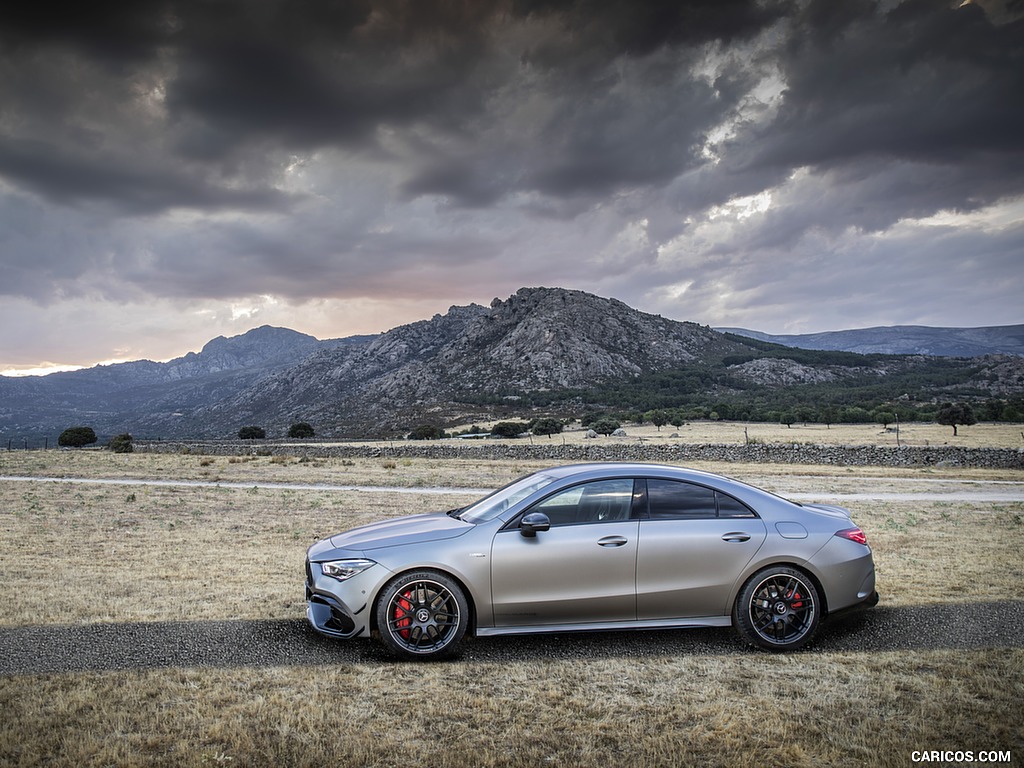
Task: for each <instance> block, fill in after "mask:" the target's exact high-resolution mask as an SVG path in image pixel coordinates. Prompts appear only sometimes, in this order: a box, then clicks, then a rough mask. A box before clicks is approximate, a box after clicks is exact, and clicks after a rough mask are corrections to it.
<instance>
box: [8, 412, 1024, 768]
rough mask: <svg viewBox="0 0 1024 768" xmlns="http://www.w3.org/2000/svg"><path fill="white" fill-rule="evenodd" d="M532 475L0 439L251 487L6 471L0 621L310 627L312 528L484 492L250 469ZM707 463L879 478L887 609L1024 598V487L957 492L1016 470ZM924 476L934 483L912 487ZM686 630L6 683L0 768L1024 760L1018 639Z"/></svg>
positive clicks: (102, 466) (12, 461)
mask: <svg viewBox="0 0 1024 768" xmlns="http://www.w3.org/2000/svg"><path fill="white" fill-rule="evenodd" d="M979 426H984V425H979ZM684 429H685V428H684ZM783 429H784V428H783ZM795 429H796V428H794V430H795ZM974 429H978V427H971V428H968V429H964V430H961V433H962V434H966V433H967V432H968V431H969V430H974ZM875 431H878V430H877V428H876V430H875ZM535 466H537V465H534V464H531V463H528V462H526V463H522V462H520V463H516V462H476V461H469V460H466V461H459V462H438V461H429V460H422V459H405V460H398V461H382V460H370V459H365V460H355V461H342V460H337V459H334V460H328V459H324V460H313V461H300V460H298V459H291V458H283V457H246V458H244V459H238V458H228V457H204V456H194V455H188V456H166V455H147V454H130V455H114V454H109V453H107V452H103V451H50V452H38V451H33V452H12V453H0V476H34V477H40V478H42V477H66V478H107V479H111V480H114V481H124V480H126V479H129V478H146V479H156V480H205V481H217V482H238V483H250V482H251V483H253V484H254V487H242V488H224V487H184V486H176V485H169V486H159V485H127V484H122V482H115V483H113V484H104V485H94V484H85V483H75V482H67V483H47V482H26V481H2V480H0V553H2V555H0V557H2V567H0V573H2V576H3V578H2V579H0V630H2V628H3V627H19V626H25V625H84V624H92V623H96V622H114V623H121V622H136V621H166V620H173V621H206V620H223V619H295V618H299V617H301V616H302V615H303V609H304V605H303V596H302V562H303V556H304V552H305V548H306V546H307V545H308V544H309V543H310V542H312V541H313V540H314V539H315V538H317V537H320V536H323V535H326V534H329V533H332V532H334V531H336V530H340V529H343V528H347V527H351V526H353V525H358V524H360V523H362V522H366V521H369V520H372V519H376V518H381V517H386V516H391V515H397V514H405V513H409V512H417V511H427V510H431V509H444V508H449V507H452V506H457V505H459V504H461V503H465V502H466V501H468V500H469V499H471V498H472V496H468V495H466V494H464V493H463V494H459V493H451V494H441V495H414V494H400V493H394V492H392V493H389V492H367V491H356V490H353V491H338V490H327V489H313V490H296V489H289V488H266V487H255V484H256V483H268V482H269V483H294V484H300V483H301V484H308V483H325V484H333V485H367V486H369V485H372V486H391V487H406V488H409V487H412V488H415V487H421V486H422V487H427V486H430V487H433V486H445V487H463V488H464V487H494V486H496V485H499V484H501V483H504V482H506V481H507V480H509V479H511V478H512V477H514V476H518V475H520V474H523V473H524V472H527V471H530V470H531V469H534V468H535ZM704 468H707V469H711V470H713V471H719V472H723V473H725V474H729V475H732V476H735V477H739V478H740V479H744V480H748V481H751V482H754V483H756V484H758V485H762V486H764V487H767V488H769V489H771V490H775V491H777V492H780V493H783V494H784V495H785V494H786V493H787V492H792V493H795V492H801V493H812V494H819V493H820V494H821V498H822V500H834V499H835V498H837V497H841V496H842V495H844V494H858V493H859V494H867V495H870V494H885V496H884V498H882V499H877V500H870V499H865V500H858V501H856V503H850V504H849V506H851V508H853V510H854V515H855V520H856V521H857V522H858V523H859V524H860V525H861V526H862V527H863V528H864V529H865V530H866V531H867V533H868V536H869V541H870V543H871V544H872V546H873V547H874V549H875V557H876V564H877V568H878V579H879V589H880V591H881V593H882V596H883V605H884V606H894V607H901V606H906V607H912V606H922V605H930V606H948V608H949V610H950V611H954V612H955V611H957V610H958V606H961V605H963V604H964V603H968V602H988V601H1024V561H1022V553H1024V504H1022V503H1020V502H1013V501H1011V502H979V501H972V500H969V499H967V500H964V499H961V500H957V498H958V497H957V496H955V495H954V494H955V493H956V492H958V491H963V490H964V489H965V488H967V489H969V490H986V489H990V490H997V489H1000V488H1006V487H1014V488H1016V487H1018V486H1017V485H1016V484H1019V483H1022V482H1024V473H1021V472H1014V471H1009V470H1005V471H982V470H974V471H971V470H962V469H961V470H954V469H931V470H913V469H900V470H894V469H883V468H870V467H862V468H836V467H827V468H826V467H807V466H796V467H791V466H762V465H738V464H737V465H724V466H723V465H718V466H707V467H704ZM1008 483H1010V484H1014V485H1012V486H1007V485H1006V484H1008ZM922 491H926V492H927V495H928V498H926V499H924V500H921V499H920V498H918V497H916V496H910V497H909V498H908V499H906V500H904V499H901V498H900V496H901V495H908V496H909V495H910V494H920V493H921V492H922ZM947 493H948V495H949V499H950V500H945V499H944V498H943V497H942V496H943V494H947ZM923 631H924V630H923ZM634 637H635V642H636V643H637V644H642V643H644V638H645V635H643V634H641V633H637V634H635V636H634ZM680 638H681V640H680V646H679V652H678V654H677V655H671V656H664V655H660V656H654V657H643V656H640V657H636V656H632V655H629V654H623V655H621V656H616V655H614V654H611V655H609V654H594V655H590V654H588V653H587V652H586V649H585V647H583V651H581V653H580V654H579V655H578V657H574V658H572V659H560V660H551V659H545V660H540V661H538V660H535V659H531V658H528V657H522V658H520V657H519V655H517V654H516V652H515V648H516V645H515V642H516V641H515V640H514V639H505V640H502V641H501V642H502V643H507V644H508V659H509V660H508V661H507V662H501V663H497V662H493V661H487V662H481V661H473V660H472V659H471V658H464V659H457V660H454V661H451V662H447V663H438V664H426V665H420V664H408V663H397V662H390V661H387V660H384V659H382V658H381V657H378V656H370V657H367V658H365V659H362V658H361V657H356V660H354V661H353V660H352V657H351V656H347V657H344V658H345V659H346V660H345V661H343V662H339V663H338V664H337V665H330V666H319V665H318V666H275V667H261V668H230V669H207V668H203V669H180V668H171V669H157V670H135V671H127V672H126V671H117V672H97V673H73V674H72V673H66V674H47V675H13V676H8V677H2V678H0V765H18V766H22V765H23V766H34V765H59V766H80V765H84V766H106V765H117V766H122V765H123V766H144V765H167V766H172V765H213V764H224V765H234V766H249V765H253V766H261V765H302V766H305V765H309V766H313V765H317V766H320V765H324V764H333V765H345V766H348V765H361V766H376V765H381V766H391V765H394V766H399V765H401V766H406V765H425V766H466V765H481V766H536V765H588V766H589V765H593V766H611V765H623V766H625V765H629V766H646V765H711V766H719V765H720V766H726V765H729V766H818V765H830V766H848V765H893V766H898V765H910V764H911V762H910V754H911V751H913V750H915V749H928V750H930V749H954V750H957V749H959V750H983V749H984V750H987V749H994V750H1011V751H1012V754H1013V760H1014V763H1017V762H1019V761H1020V760H1021V759H1022V758H1024V715H1022V714H1021V708H1020V701H1021V699H1022V697H1024V649H1019V648H1015V649H1007V648H992V649H983V650H977V651H964V650H927V651H925V650H916V649H914V648H908V649H907V650H905V651H899V652H896V651H887V652H862V653H854V652H842V653H829V652H823V651H815V650H810V651H807V652H802V653H796V654H791V655H782V656H779V655H772V654H767V653H760V652H754V651H747V650H744V649H743V648H742V647H741V646H739V645H738V644H737V645H736V652H735V653H734V654H728V655H722V654H710V655H709V654H706V653H704V652H702V650H701V646H700V645H699V644H697V645H695V646H688V645H687V644H686V633H680Z"/></svg>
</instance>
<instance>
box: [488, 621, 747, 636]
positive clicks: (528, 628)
mask: <svg viewBox="0 0 1024 768" xmlns="http://www.w3.org/2000/svg"><path fill="white" fill-rule="evenodd" d="M731 626H732V617H730V616H698V617H696V618H691V619H646V620H644V621H594V622H588V623H585V624H530V625H526V624H523V625H518V626H514V627H477V628H476V634H477V636H478V637H495V636H497V635H534V634H539V633H545V632H546V633H552V632H614V631H616V630H624V631H632V630H636V629H683V628H686V627H731Z"/></svg>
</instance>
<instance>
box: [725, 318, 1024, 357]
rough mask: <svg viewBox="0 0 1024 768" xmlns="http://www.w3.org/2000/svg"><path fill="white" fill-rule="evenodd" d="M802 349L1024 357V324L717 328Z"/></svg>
mask: <svg viewBox="0 0 1024 768" xmlns="http://www.w3.org/2000/svg"><path fill="white" fill-rule="evenodd" d="M715 330H717V331H721V332H723V333H735V334H737V335H739V336H747V337H749V338H752V339H760V340H761V341H770V342H772V343H773V344H782V345H783V346H787V347H798V348H799V349H820V350H833V351H841V352H856V353H858V354H861V355H871V354H883V355H933V356H936V357H980V356H982V355H1022V356H1024V325H997V326H991V327H987V328H931V327H928V326H923V325H894V326H888V327H880V328H860V329H855V330H849V331H826V332H824V333H805V334H794V335H778V334H770V333H762V332H761V331H750V330H747V329H746V328H716V329H715Z"/></svg>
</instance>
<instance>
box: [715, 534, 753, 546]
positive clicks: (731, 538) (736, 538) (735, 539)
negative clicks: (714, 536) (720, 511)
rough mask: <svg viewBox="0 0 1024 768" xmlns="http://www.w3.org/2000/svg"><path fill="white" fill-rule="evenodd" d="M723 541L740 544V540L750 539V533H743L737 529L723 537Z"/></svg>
mask: <svg viewBox="0 0 1024 768" xmlns="http://www.w3.org/2000/svg"><path fill="white" fill-rule="evenodd" d="M722 541H728V542H730V543H732V544H738V543H740V542H744V541H750V534H749V533H742V532H740V531H736V532H735V533H727V534H725V535H724V536H723V537H722Z"/></svg>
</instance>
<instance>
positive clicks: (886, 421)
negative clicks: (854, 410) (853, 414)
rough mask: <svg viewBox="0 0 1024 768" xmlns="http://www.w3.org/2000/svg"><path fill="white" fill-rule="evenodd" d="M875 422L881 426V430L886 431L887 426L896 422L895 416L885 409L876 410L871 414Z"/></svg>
mask: <svg viewBox="0 0 1024 768" xmlns="http://www.w3.org/2000/svg"><path fill="white" fill-rule="evenodd" d="M871 415H872V416H873V417H874V419H875V422H876V423H878V424H881V425H882V429H888V428H889V425H890V424H892V423H893V422H894V421H896V414H895V413H893V412H892V411H889V410H886V409H885V408H877V409H875V410H874V411H872V412H871Z"/></svg>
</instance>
